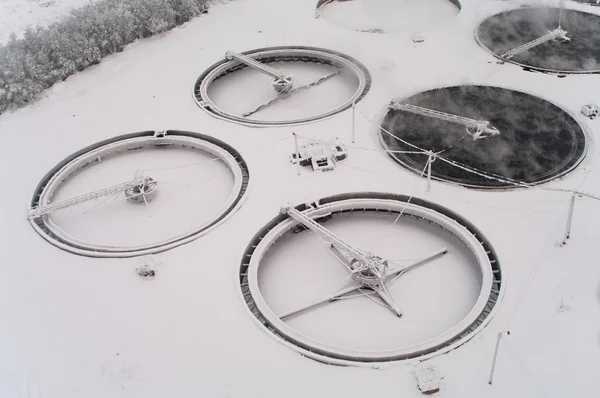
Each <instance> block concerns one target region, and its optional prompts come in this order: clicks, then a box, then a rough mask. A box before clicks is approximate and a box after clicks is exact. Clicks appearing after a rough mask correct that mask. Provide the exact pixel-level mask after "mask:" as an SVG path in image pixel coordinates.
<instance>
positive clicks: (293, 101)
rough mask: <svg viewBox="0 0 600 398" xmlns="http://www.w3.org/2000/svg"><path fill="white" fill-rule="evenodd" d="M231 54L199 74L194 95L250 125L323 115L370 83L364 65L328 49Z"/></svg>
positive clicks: (346, 104) (213, 110) (213, 111)
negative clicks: (244, 60)
mask: <svg viewBox="0 0 600 398" xmlns="http://www.w3.org/2000/svg"><path fill="white" fill-rule="evenodd" d="M230 54H231V52H230V51H228V52H227V53H226V56H225V58H224V59H222V60H221V61H219V62H217V63H215V64H214V65H212V66H211V67H209V68H208V69H207V70H206V71H204V72H203V73H202V74H201V75H200V77H199V78H198V79H197V80H196V83H195V84H194V99H195V101H196V103H197V105H198V106H199V107H200V108H201V109H203V110H205V111H206V112H208V113H209V114H210V115H211V116H214V117H217V118H219V119H223V120H226V121H230V122H234V123H238V124H242V125H246V126H250V127H273V126H287V125H297V124H303V123H309V122H313V121H316V120H321V119H325V118H328V117H331V116H334V115H336V114H338V113H340V112H342V111H344V110H346V109H348V108H350V107H351V106H352V104H353V103H357V102H359V101H360V100H361V99H362V98H363V97H364V96H365V95H366V94H367V92H368V91H369V89H370V87H371V75H370V74H369V71H368V70H367V68H366V67H365V66H364V65H362V64H361V63H360V62H359V61H358V60H356V59H354V58H352V57H350V56H348V55H345V54H341V53H339V52H336V51H332V50H327V49H323V48H317V47H305V46H282V47H268V48H260V49H255V50H251V51H245V52H242V53H233V54H239V55H234V56H232V55H230ZM244 58H246V59H247V61H246V62H243V61H241V59H244ZM248 58H250V59H248ZM261 69H262V70H261ZM273 75H279V76H278V77H273Z"/></svg>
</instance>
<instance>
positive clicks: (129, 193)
mask: <svg viewBox="0 0 600 398" xmlns="http://www.w3.org/2000/svg"><path fill="white" fill-rule="evenodd" d="M157 188H158V183H157V182H156V180H154V179H153V178H150V177H141V178H140V179H139V180H138V182H137V184H136V185H133V186H132V187H129V188H127V189H126V190H125V197H126V198H127V201H129V202H131V203H147V202H150V201H151V200H152V199H154V197H155V196H156V189H157Z"/></svg>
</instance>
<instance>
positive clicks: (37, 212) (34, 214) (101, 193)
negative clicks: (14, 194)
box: [28, 177, 152, 220]
mask: <svg viewBox="0 0 600 398" xmlns="http://www.w3.org/2000/svg"><path fill="white" fill-rule="evenodd" d="M151 180H152V179H151V178H150V177H138V178H136V179H134V180H132V181H129V182H124V183H122V184H118V185H114V186H112V187H108V188H105V189H101V190H98V191H93V192H90V193H86V194H83V195H79V196H76V197H74V198H70V199H65V200H61V201H59V202H55V203H52V204H49V205H47V206H43V207H35V208H33V209H31V211H30V212H29V215H28V218H29V219H30V220H33V219H36V218H39V217H42V216H44V215H46V214H50V213H53V212H55V211H58V210H62V209H66V208H68V207H72V206H75V205H78V204H80V203H84V202H89V201H90V200H94V199H98V198H102V197H105V196H111V195H116V194H118V193H120V192H125V191H126V190H128V189H130V188H134V187H139V186H144V185H146V184H148V183H150V182H151Z"/></svg>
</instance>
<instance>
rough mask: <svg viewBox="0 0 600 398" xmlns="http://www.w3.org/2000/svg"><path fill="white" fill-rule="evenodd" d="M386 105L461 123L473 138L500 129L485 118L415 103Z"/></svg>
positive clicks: (495, 132)
mask: <svg viewBox="0 0 600 398" xmlns="http://www.w3.org/2000/svg"><path fill="white" fill-rule="evenodd" d="M388 107H389V108H390V109H394V110H398V111H404V112H411V113H414V114H417V115H421V116H426V117H431V118H434V119H439V120H444V121H447V122H451V123H456V124H462V125H463V126H465V127H466V128H467V133H469V134H470V135H472V136H473V139H474V140H476V139H478V138H484V137H487V136H492V135H497V134H500V131H499V130H498V129H497V128H495V127H493V126H491V125H490V122H489V121H487V120H475V119H469V118H466V117H463V116H458V115H453V114H451V113H446V112H440V111H436V110H433V109H428V108H423V107H420V106H416V105H410V104H404V103H401V102H399V101H392V102H391V103H390V104H389V106H388Z"/></svg>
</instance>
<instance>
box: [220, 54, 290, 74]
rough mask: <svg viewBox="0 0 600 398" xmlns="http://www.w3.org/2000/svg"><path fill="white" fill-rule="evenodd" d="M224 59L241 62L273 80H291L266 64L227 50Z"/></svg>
mask: <svg viewBox="0 0 600 398" xmlns="http://www.w3.org/2000/svg"><path fill="white" fill-rule="evenodd" d="M225 58H227V59H228V60H232V59H235V60H236V61H239V62H241V63H243V64H245V65H247V66H249V67H251V68H254V69H256V70H258V71H260V72H262V73H264V74H266V75H269V76H271V77H272V78H274V79H278V80H288V79H290V78H291V76H287V75H286V74H285V73H283V72H281V71H280V70H278V69H275V68H272V67H270V66H268V65H266V64H263V63H262V62H259V61H257V60H255V59H254V58H251V57H249V56H247V55H245V54H240V53H236V52H235V51H231V50H228V51H227V52H226V53H225Z"/></svg>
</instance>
